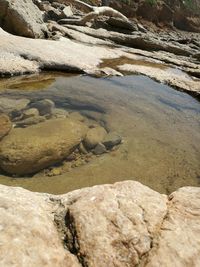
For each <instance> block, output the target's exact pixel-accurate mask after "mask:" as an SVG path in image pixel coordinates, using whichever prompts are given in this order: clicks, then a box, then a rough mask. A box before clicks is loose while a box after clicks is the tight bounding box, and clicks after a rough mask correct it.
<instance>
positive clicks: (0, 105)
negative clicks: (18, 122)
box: [0, 97, 30, 113]
mask: <svg viewBox="0 0 200 267" xmlns="http://www.w3.org/2000/svg"><path fill="white" fill-rule="evenodd" d="M29 102H30V101H29V100H28V99H26V98H21V99H11V98H7V97H1V98H0V111H1V112H5V113H9V112H11V111H13V110H15V111H20V110H22V109H25V108H26V107H27V105H28V104H29Z"/></svg>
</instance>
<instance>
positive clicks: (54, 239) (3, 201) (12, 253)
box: [0, 186, 80, 267]
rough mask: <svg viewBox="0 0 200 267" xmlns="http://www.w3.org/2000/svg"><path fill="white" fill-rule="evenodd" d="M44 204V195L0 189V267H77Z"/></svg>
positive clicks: (46, 201)
mask: <svg viewBox="0 0 200 267" xmlns="http://www.w3.org/2000/svg"><path fill="white" fill-rule="evenodd" d="M11 195H12V196H11ZM48 202H49V201H48V197H47V196H46V197H45V195H44V196H42V195H37V194H35V193H31V192H28V191H25V190H23V189H20V188H16V189H15V190H13V188H10V187H4V186H1V193H0V209H1V216H0V229H1V231H0V240H1V253H0V266H4V267H11V266H12V267H14V266H20V267H27V266H29V267H36V266H37V267H43V266H48V267H55V266H59V267H80V264H79V263H78V261H77V259H76V258H75V257H74V256H73V255H72V254H71V253H69V252H68V251H66V250H65V249H64V247H63V246H62V242H61V240H60V239H59V236H58V232H57V230H56V228H55V225H54V222H53V214H51V205H50V203H48Z"/></svg>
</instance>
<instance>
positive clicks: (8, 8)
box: [0, 0, 47, 38]
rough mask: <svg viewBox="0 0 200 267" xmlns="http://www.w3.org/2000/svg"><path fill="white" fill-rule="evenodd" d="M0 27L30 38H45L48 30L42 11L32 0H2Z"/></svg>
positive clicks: (0, 3)
mask: <svg viewBox="0 0 200 267" xmlns="http://www.w3.org/2000/svg"><path fill="white" fill-rule="evenodd" d="M0 27H2V28H3V29H4V30H6V31H8V32H10V33H13V34H16V35H20V36H25V37H30V38H43V37H45V32H47V28H46V26H45V24H44V22H43V19H42V13H41V11H40V10H39V8H38V7H37V6H36V5H34V3H33V2H32V0H29V1H26V0H15V1H12V0H1V1H0Z"/></svg>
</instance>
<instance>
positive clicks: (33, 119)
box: [16, 115, 46, 127]
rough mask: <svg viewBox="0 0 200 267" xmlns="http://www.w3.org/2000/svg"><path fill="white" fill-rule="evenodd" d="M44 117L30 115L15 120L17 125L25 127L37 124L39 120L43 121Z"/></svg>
mask: <svg viewBox="0 0 200 267" xmlns="http://www.w3.org/2000/svg"><path fill="white" fill-rule="evenodd" d="M45 120H46V118H45V117H44V116H39V115H37V116H31V117H29V118H25V119H23V120H19V121H17V122H16V126H17V127H27V126H30V125H33V124H38V123H40V122H44V121H45Z"/></svg>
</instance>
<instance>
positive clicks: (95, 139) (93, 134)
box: [84, 126, 107, 148]
mask: <svg viewBox="0 0 200 267" xmlns="http://www.w3.org/2000/svg"><path fill="white" fill-rule="evenodd" d="M106 134H107V132H106V130H105V129H104V128H103V127H100V126H97V127H95V128H92V129H90V130H89V131H88V132H87V135H86V137H85V139H84V144H85V146H86V147H87V148H94V147H95V146H96V145H98V143H101V142H102V141H103V139H104V137H105V136H106Z"/></svg>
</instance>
